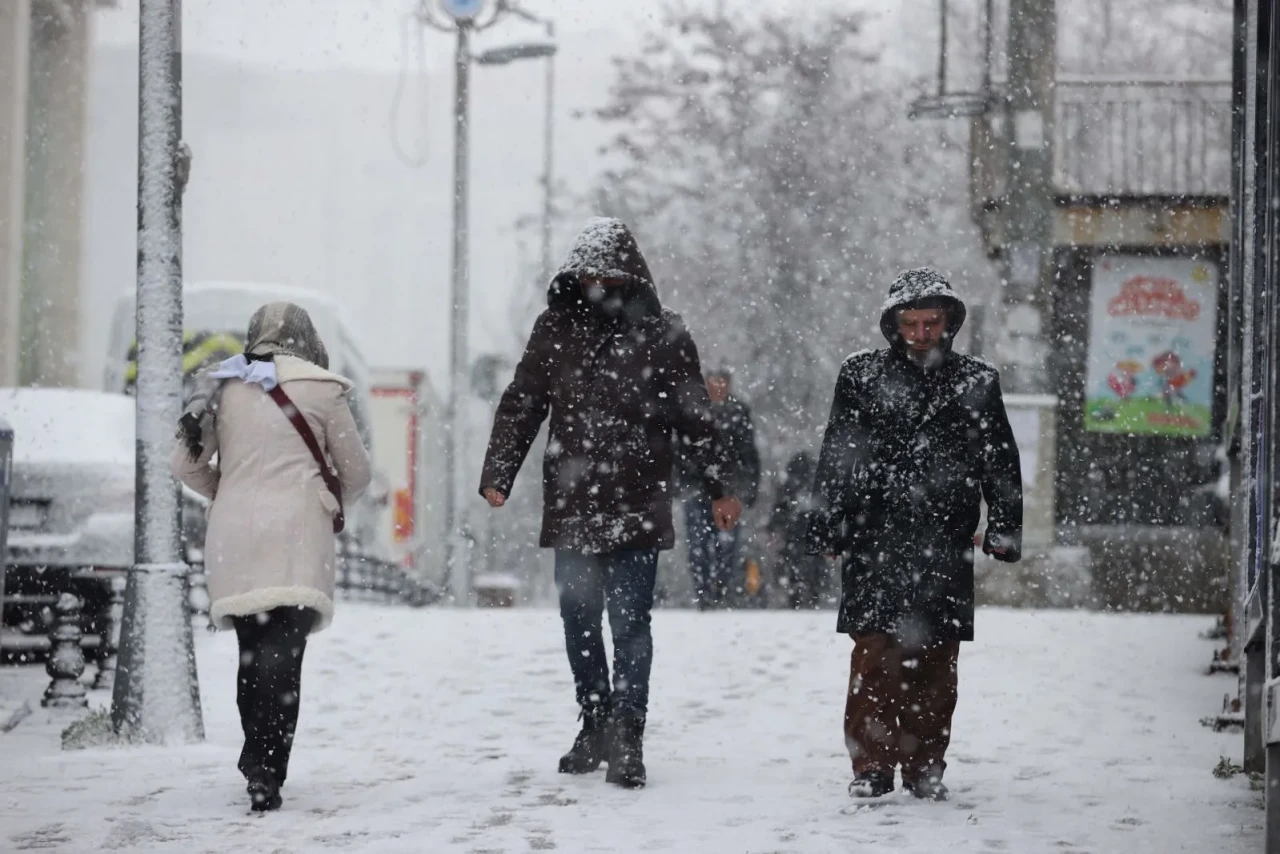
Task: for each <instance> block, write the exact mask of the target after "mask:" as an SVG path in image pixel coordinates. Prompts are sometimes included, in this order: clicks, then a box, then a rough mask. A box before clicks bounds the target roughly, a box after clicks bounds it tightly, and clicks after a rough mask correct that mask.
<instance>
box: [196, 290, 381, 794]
mask: <svg viewBox="0 0 1280 854" xmlns="http://www.w3.org/2000/svg"><path fill="white" fill-rule="evenodd" d="M328 363H329V358H328V354H327V352H326V351H325V348H324V343H323V342H322V341H321V340H320V337H319V335H318V334H317V333H316V330H315V327H314V326H313V325H312V323H311V318H310V317H309V316H308V315H307V313H306V311H305V310H304V309H302V308H300V307H298V306H296V305H293V304H291V303H272V304H270V305H266V306H263V307H262V308H260V309H259V310H258V311H257V312H256V313H255V314H254V316H253V319H252V320H251V321H250V322H249V333H248V336H247V338H246V347H245V355H243V356H237V357H234V358H232V359H228V360H227V361H225V362H223V363H222V364H221V365H219V366H218V367H216V368H215V369H214V370H212V371H210V372H208V373H207V374H204V375H203V376H202V377H201V379H200V381H199V382H198V384H197V388H196V390H195V392H194V394H193V396H192V399H191V401H190V403H189V404H188V405H187V408H186V411H185V412H184V413H183V416H182V421H181V422H180V425H179V430H178V438H179V441H178V443H177V446H176V447H175V449H174V454H173V470H174V474H176V475H177V476H178V477H179V478H180V479H181V480H182V482H183V483H185V484H186V485H187V486H189V487H191V488H192V489H194V490H195V491H196V492H199V493H200V494H201V495H204V496H205V497H206V498H209V499H211V501H212V506H211V508H210V510H209V524H208V533H207V535H206V539H205V549H204V555H205V569H206V572H207V573H208V577H209V594H210V598H211V599H212V606H211V608H210V616H211V618H212V619H213V621H214V623H215V624H216V625H217V626H218V627H219V628H223V629H228V628H234V629H235V632H236V635H237V637H238V639H239V642H240V671H239V679H238V682H237V691H236V700H237V704H238V706H239V708H240V719H241V724H242V726H243V728H244V736H245V740H244V749H243V751H242V752H241V754H240V761H239V768H240V771H241V772H242V773H243V774H244V775H245V778H246V779H247V780H248V791H249V795H250V797H251V799H252V806H253V808H254V809H255V810H270V809H276V808H278V807H279V806H280V794H279V789H280V786H281V785H283V784H284V781H285V777H286V776H287V773H288V766H289V753H290V750H291V748H292V745H293V734H294V729H295V728H296V726H297V720H298V707H299V693H300V690H301V679H302V655H303V652H304V650H305V649H306V641H307V635H308V634H310V633H311V632H318V631H320V630H322V629H324V628H325V627H326V626H328V625H329V623H330V622H331V621H332V619H333V589H334V575H335V565H336V549H335V543H334V531H333V528H334V525H333V520H334V516H335V514H336V513H337V512H338V508H339V504H338V500H337V498H336V497H335V496H334V495H333V494H332V493H331V492H330V490H329V489H328V488H327V487H326V485H325V481H324V478H323V477H322V475H321V472H320V466H319V464H318V463H317V461H316V459H315V457H314V456H313V455H312V453H311V451H310V450H308V447H307V444H306V443H305V442H304V440H303V438H302V436H301V435H300V433H299V431H298V429H297V428H296V427H295V426H294V424H293V422H292V421H291V420H290V418H289V417H288V415H286V413H285V412H284V410H282V408H281V406H280V405H278V404H277V403H276V401H275V400H274V399H272V397H270V396H269V395H268V392H269V391H270V390H271V389H272V388H273V387H275V386H277V385H278V386H279V387H280V388H281V389H282V390H284V392H285V393H286V394H287V395H288V397H289V399H290V400H292V401H293V404H294V405H295V406H296V407H297V409H298V410H299V412H300V413H301V414H302V415H303V417H304V418H305V419H306V422H307V424H308V425H309V426H310V428H311V432H312V433H314V434H315V437H316V440H317V442H318V444H319V445H320V447H321V448H323V449H324V452H325V456H326V458H327V461H328V463H329V465H330V466H331V469H332V471H333V472H334V473H335V474H336V475H337V478H338V481H339V482H340V483H341V487H342V497H343V500H344V501H345V502H348V503H349V502H351V501H353V500H355V498H356V497H357V496H358V495H359V494H360V493H361V492H363V491H364V489H365V488H366V487H367V486H368V485H369V478H370V469H369V455H368V452H367V451H366V449H365V447H364V445H363V443H362V442H361V439H360V435H359V433H358V432H357V430H356V424H355V420H354V419H353V418H352V416H351V410H350V408H349V406H348V405H347V400H346V395H347V392H348V391H350V389H351V383H350V381H348V380H347V379H345V378H343V377H340V376H338V375H337V374H334V373H330V372H329V370H328ZM215 458H216V459H215Z"/></svg>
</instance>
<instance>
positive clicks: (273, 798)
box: [245, 767, 284, 812]
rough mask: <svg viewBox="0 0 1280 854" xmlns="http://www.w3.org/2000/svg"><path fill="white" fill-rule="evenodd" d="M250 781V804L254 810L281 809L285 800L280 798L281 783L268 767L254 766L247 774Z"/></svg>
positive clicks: (246, 776)
mask: <svg viewBox="0 0 1280 854" xmlns="http://www.w3.org/2000/svg"><path fill="white" fill-rule="evenodd" d="M245 778H246V779H247V780H248V781H249V785H248V787H247V789H248V792H249V805H250V806H251V807H252V809H253V811H254V812H269V811H271V810H278V809H280V805H281V804H282V803H284V801H283V800H282V799H281V798H280V784H279V783H277V782H276V778H275V775H274V774H272V773H271V772H270V771H268V770H267V769H266V768H261V767H259V768H254V769H253V770H252V771H250V772H249V773H247V774H245Z"/></svg>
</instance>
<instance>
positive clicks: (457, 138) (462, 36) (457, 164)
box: [445, 20, 471, 603]
mask: <svg viewBox="0 0 1280 854" xmlns="http://www.w3.org/2000/svg"><path fill="white" fill-rule="evenodd" d="M457 38H458V43H457V49H456V51H455V53H454V62H453V78H454V91H453V275H452V289H453V315H452V320H451V327H450V328H451V331H452V345H453V348H452V352H451V354H450V363H449V423H448V429H447V430H446V431H445V469H446V472H445V490H446V494H445V529H446V531H447V532H448V533H447V534H446V537H445V587H446V588H449V587H450V586H452V588H453V591H454V595H455V597H456V598H457V600H458V602H459V603H465V602H467V601H468V600H469V598H470V594H469V578H468V577H467V575H468V573H467V572H466V568H465V567H464V566H463V563H462V561H461V551H462V548H461V537H460V536H459V535H460V530H459V528H460V523H461V518H460V513H459V508H458V504H459V501H458V457H459V443H460V439H461V437H462V436H463V435H464V431H463V429H462V415H463V413H462V406H463V402H464V401H465V400H466V395H465V394H464V390H465V388H466V386H467V322H468V305H469V294H468V288H469V285H470V282H469V268H468V257H467V250H468V247H469V242H468V241H469V239H470V232H469V227H468V222H467V216H468V204H467V202H468V193H469V192H470V187H469V181H468V168H469V165H468V159H469V158H468V154H469V152H468V146H469V145H470V140H469V133H468V132H469V130H470V128H469V121H470V119H469V107H470V97H471V95H470V82H471V49H470V40H471V23H470V22H469V21H463V20H459V21H458V22H457Z"/></svg>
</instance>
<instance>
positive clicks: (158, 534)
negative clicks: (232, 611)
mask: <svg viewBox="0 0 1280 854" xmlns="http://www.w3.org/2000/svg"><path fill="white" fill-rule="evenodd" d="M139 20H140V24H139V38H138V300H137V339H138V381H137V392H136V393H137V460H136V469H137V491H136V495H137V500H136V505H135V527H134V566H133V570H132V572H130V573H129V581H128V587H127V589H126V592H125V609H124V619H123V625H122V628H121V649H120V658H119V664H118V670H117V674H116V682H115V690H114V693H113V696H112V703H111V718H112V723H113V724H114V726H115V729H116V731H117V732H118V733H119V734H120V735H121V736H122V737H123V738H125V739H127V740H131V741H152V742H165V741H187V742H189V741H198V740H200V739H203V738H204V725H203V723H202V721H201V719H200V688H199V683H198V682H197V680H196V666H195V649H194V643H193V639H192V636H191V619H190V617H189V616H188V613H187V597H186V573H187V566H186V564H185V563H184V562H183V554H182V522H181V512H182V511H181V507H182V505H181V498H180V495H181V493H180V492H179V488H178V485H177V482H176V481H175V480H174V479H173V475H172V474H171V473H170V471H169V454H170V451H171V450H172V446H173V442H174V438H173V437H174V426H175V425H176V424H177V423H178V418H179V416H180V415H181V414H182V394H183V388H182V211H181V204H182V199H181V193H182V190H181V186H180V176H179V171H180V168H182V167H181V166H180V161H181V159H182V154H181V153H180V152H181V138H182V36H181V21H182V6H181V0H141V3H140V10H139Z"/></svg>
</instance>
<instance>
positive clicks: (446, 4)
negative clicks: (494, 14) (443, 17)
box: [440, 0, 486, 21]
mask: <svg viewBox="0 0 1280 854" xmlns="http://www.w3.org/2000/svg"><path fill="white" fill-rule="evenodd" d="M485 2H486V0H440V5H441V6H442V7H443V8H444V10H445V12H447V13H448V14H449V15H450V16H452V17H453V18H454V19H456V20H459V21H470V20H474V19H475V18H476V17H478V16H479V14H480V13H481V12H483V11H484V6H485Z"/></svg>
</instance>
